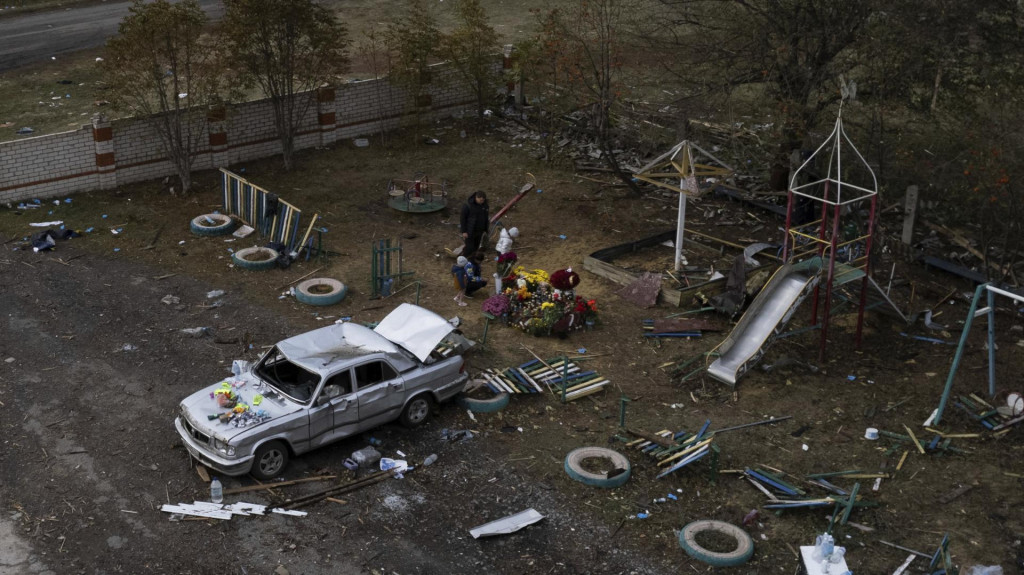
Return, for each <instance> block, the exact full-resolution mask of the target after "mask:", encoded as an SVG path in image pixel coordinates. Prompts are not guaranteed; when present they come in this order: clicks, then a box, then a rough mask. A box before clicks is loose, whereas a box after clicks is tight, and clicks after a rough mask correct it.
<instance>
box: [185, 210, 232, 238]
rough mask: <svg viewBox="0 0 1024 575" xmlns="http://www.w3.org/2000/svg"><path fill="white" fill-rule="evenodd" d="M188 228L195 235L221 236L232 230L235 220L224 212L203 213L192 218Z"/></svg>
mask: <svg viewBox="0 0 1024 575" xmlns="http://www.w3.org/2000/svg"><path fill="white" fill-rule="evenodd" d="M189 228H191V230H192V233H193V234H195V235H197V236H223V235H225V234H230V233H231V232H232V231H234V229H235V220H234V218H232V217H231V216H228V215H224V214H203V215H201V216H197V217H195V218H192V223H191V224H189Z"/></svg>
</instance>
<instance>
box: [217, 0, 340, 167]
mask: <svg viewBox="0 0 1024 575" xmlns="http://www.w3.org/2000/svg"><path fill="white" fill-rule="evenodd" d="M224 5H225V13H224V21H223V23H222V26H221V34H222V37H223V38H224V40H225V44H226V48H227V52H228V55H229V58H230V60H231V62H232V64H233V65H234V69H235V72H236V73H237V74H238V75H239V80H240V81H241V83H242V84H243V85H244V86H250V87H251V86H257V87H259V89H260V90H261V91H262V92H263V94H264V95H265V96H266V97H268V98H269V99H270V101H271V104H272V105H273V108H274V124H275V127H276V128H277V135H278V138H279V139H280V141H281V152H282V156H283V159H284V167H285V170H291V169H292V167H293V154H294V151H295V136H296V134H297V133H298V131H299V129H300V127H301V125H300V124H301V121H302V118H304V117H305V115H306V113H307V112H308V110H309V107H310V106H311V105H312V104H313V102H314V101H315V98H316V95H315V94H314V93H313V91H314V90H316V89H317V88H319V87H321V86H323V85H325V84H328V83H330V82H332V81H333V80H334V79H335V78H336V77H337V76H338V75H339V74H341V73H343V72H344V71H345V70H346V69H347V67H348V56H347V53H346V50H347V47H348V40H347V31H346V29H345V27H344V26H343V25H342V24H341V23H340V22H339V21H338V19H337V18H336V17H335V16H334V14H333V13H332V12H331V11H330V10H328V9H327V8H324V7H323V6H321V5H320V4H317V3H316V2H314V1H313V0H225V2H224Z"/></svg>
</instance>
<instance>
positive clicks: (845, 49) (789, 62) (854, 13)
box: [641, 0, 879, 148]
mask: <svg viewBox="0 0 1024 575" xmlns="http://www.w3.org/2000/svg"><path fill="white" fill-rule="evenodd" d="M658 1H659V2H660V4H661V6H662V10H661V11H660V12H659V13H658V15H657V16H658V17H657V18H656V19H655V18H652V19H650V20H649V21H648V25H649V26H648V28H646V29H644V30H642V31H641V32H642V36H643V37H644V38H647V39H648V40H649V43H648V49H650V50H653V51H654V53H655V54H660V55H661V56H662V57H656V58H655V60H656V61H657V62H658V63H659V64H660V65H661V66H662V67H663V69H664V70H665V71H667V72H669V73H671V74H673V75H674V76H675V78H676V79H677V83H678V84H679V85H680V86H682V89H683V93H684V94H686V95H688V96H694V95H696V96H699V97H711V98H715V97H719V98H720V97H722V96H723V95H727V94H729V93H730V92H731V91H733V90H735V89H737V88H739V87H746V88H749V87H751V86H760V87H762V88H763V89H764V90H763V94H764V95H766V96H768V97H769V98H771V100H772V101H774V103H775V107H776V112H777V113H778V114H779V115H780V116H781V117H782V122H779V124H780V126H781V128H782V130H781V133H780V136H781V137H782V139H783V141H784V145H787V146H788V147H791V148H793V147H799V146H800V144H801V140H803V138H804V136H805V135H806V133H807V130H808V129H809V128H810V127H813V126H815V125H816V123H817V121H818V116H819V114H820V113H821V112H822V111H823V110H825V109H826V108H827V107H828V106H830V105H832V104H834V103H835V102H837V101H838V99H839V90H838V89H836V88H837V86H836V79H837V78H838V77H839V76H840V75H841V74H847V75H848V74H849V72H850V71H851V70H852V69H854V68H855V67H856V66H857V65H858V58H857V57H856V52H855V46H856V44H857V42H858V41H859V40H861V39H863V34H862V33H863V32H864V30H865V28H866V27H867V25H868V23H869V19H870V17H871V15H872V12H873V10H875V9H876V8H879V6H878V5H877V4H878V3H877V1H876V0H863V1H858V2H843V1H841V0H658Z"/></svg>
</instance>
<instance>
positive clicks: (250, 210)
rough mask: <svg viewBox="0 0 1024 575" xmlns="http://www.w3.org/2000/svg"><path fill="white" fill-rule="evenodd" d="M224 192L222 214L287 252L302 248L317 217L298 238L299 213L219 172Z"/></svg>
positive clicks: (300, 214) (300, 212) (233, 174)
mask: <svg viewBox="0 0 1024 575" xmlns="http://www.w3.org/2000/svg"><path fill="white" fill-rule="evenodd" d="M220 171H221V175H222V177H223V191H224V211H225V212H226V213H229V214H232V215H234V216H236V217H237V218H239V219H240V220H242V221H243V222H245V223H246V224H248V225H249V226H252V227H253V228H255V229H256V230H257V231H258V232H259V233H260V235H263V236H266V237H269V238H270V241H272V242H278V243H281V244H284V245H285V246H286V247H287V248H288V251H293V250H295V249H296V248H297V247H302V246H303V244H305V243H306V241H307V240H308V238H309V235H310V232H311V231H312V228H313V226H314V225H315V224H316V221H317V216H316V215H314V216H313V220H312V222H310V225H309V229H308V230H306V233H305V235H301V234H302V229H301V228H300V221H301V220H302V210H300V209H299V208H297V207H295V206H293V205H291V204H289V203H288V202H286V201H284V200H282V199H281V198H279V197H278V196H277V195H276V194H273V193H271V192H269V191H267V190H264V189H263V188H261V187H259V186H257V185H255V184H253V183H251V182H249V181H247V180H246V179H245V178H242V177H241V176H239V175H238V174H235V173H232V172H230V171H228V170H225V169H223V168H221V170H220Z"/></svg>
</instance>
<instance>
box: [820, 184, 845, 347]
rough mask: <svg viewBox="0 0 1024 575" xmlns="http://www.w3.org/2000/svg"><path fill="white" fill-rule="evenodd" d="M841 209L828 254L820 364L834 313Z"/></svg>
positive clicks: (835, 214)
mask: <svg viewBox="0 0 1024 575" xmlns="http://www.w3.org/2000/svg"><path fill="white" fill-rule="evenodd" d="M839 208H840V205H839V204H838V203H836V204H835V207H834V208H833V209H832V243H831V245H830V247H829V254H828V279H827V281H826V282H825V310H824V312H823V313H822V318H821V346H820V347H819V349H818V362H819V363H821V362H824V361H825V347H826V346H827V345H828V323H829V320H830V319H831V318H830V317H829V314H830V313H831V311H832V281H833V280H834V279H835V272H836V243H838V241H839Z"/></svg>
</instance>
